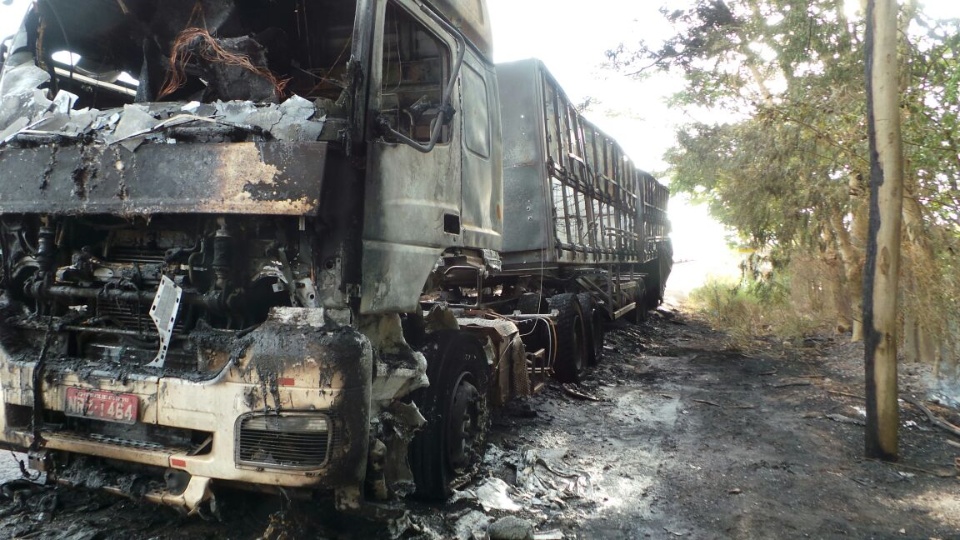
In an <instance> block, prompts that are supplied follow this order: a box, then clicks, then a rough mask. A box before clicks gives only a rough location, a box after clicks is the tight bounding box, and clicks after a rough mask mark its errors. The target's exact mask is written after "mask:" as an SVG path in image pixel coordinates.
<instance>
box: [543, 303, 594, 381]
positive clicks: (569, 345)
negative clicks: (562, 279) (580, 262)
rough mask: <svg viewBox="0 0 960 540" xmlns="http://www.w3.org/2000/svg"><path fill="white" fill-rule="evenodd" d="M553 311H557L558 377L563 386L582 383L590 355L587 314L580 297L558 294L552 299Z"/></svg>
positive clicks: (554, 370) (556, 373)
mask: <svg viewBox="0 0 960 540" xmlns="http://www.w3.org/2000/svg"><path fill="white" fill-rule="evenodd" d="M550 309H551V310H553V309H555V310H557V311H558V312H559V315H558V316H557V359H556V361H555V362H554V364H553V374H554V377H556V379H557V380H558V381H560V382H563V383H578V382H580V378H581V377H582V376H583V371H584V368H585V367H586V363H587V358H588V355H589V349H588V346H589V344H588V343H587V335H586V330H585V326H584V318H583V312H582V310H581V309H580V302H578V301H577V295H575V294H572V293H563V294H558V295H556V296H554V297H552V298H550Z"/></svg>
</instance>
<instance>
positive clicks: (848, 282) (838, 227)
mask: <svg viewBox="0 0 960 540" xmlns="http://www.w3.org/2000/svg"><path fill="white" fill-rule="evenodd" d="M854 181H856V180H855V179H852V180H851V182H854ZM855 197H856V195H851V199H854V198H855ZM851 202H852V203H854V207H855V208H856V206H857V204H856V201H853V200H852V201H851ZM858 213H859V212H858V211H857V210H854V212H853V222H852V223H851V229H853V230H854V234H855V233H856V227H857V226H858V225H859V223H858V222H862V221H863V220H862V218H858V217H857V214H858ZM831 229H832V230H833V234H834V237H835V238H836V239H837V250H838V251H839V252H840V261H841V262H842V263H843V276H842V277H843V290H844V292H846V294H847V297H846V299H845V300H846V301H847V302H849V303H850V312H851V313H852V314H853V316H852V317H851V318H852V324H851V327H850V331H851V336H850V339H851V341H855V342H856V341H862V340H863V319H862V317H861V314H862V306H861V295H862V294H863V257H862V256H861V255H860V250H859V249H858V248H857V246H855V245H854V240H853V238H852V236H853V235H851V233H850V232H848V231H847V228H846V226H845V225H844V224H843V217H842V216H840V215H836V216H834V218H833V220H832V223H831Z"/></svg>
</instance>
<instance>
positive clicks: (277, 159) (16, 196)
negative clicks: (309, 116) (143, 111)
mask: <svg viewBox="0 0 960 540" xmlns="http://www.w3.org/2000/svg"><path fill="white" fill-rule="evenodd" d="M326 157H327V143H319V142H318V143H280V142H273V143H227V144H220V143H214V144H189V145H186V144H184V145H163V144H156V145H144V146H142V147H141V148H139V149H138V150H137V151H136V152H130V151H128V150H126V149H124V148H122V147H119V146H113V147H102V146H97V147H88V146H81V145H73V146H63V147H58V146H52V145H51V146H41V147H37V148H22V149H21V148H6V149H2V150H0V179H2V180H0V182H2V184H3V189H2V190H0V213H4V214H7V213H42V214H67V215H82V214H121V215H138V214H139V215H143V214H153V213H160V212H163V213H192V212H199V213H218V214H273V215H316V213H317V206H318V204H319V202H320V193H321V188H322V183H323V182H322V180H323V170H324V164H325V162H326Z"/></svg>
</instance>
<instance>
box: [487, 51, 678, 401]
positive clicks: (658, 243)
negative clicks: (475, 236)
mask: <svg viewBox="0 0 960 540" xmlns="http://www.w3.org/2000/svg"><path fill="white" fill-rule="evenodd" d="M497 79H498V83H499V84H500V93H501V117H502V121H503V126H504V127H503V147H504V233H503V251H502V257H503V270H502V272H501V273H500V275H499V279H498V280H497V281H498V282H499V283H501V284H503V285H504V286H506V287H507V288H508V289H510V290H512V291H513V292H514V294H520V295H521V296H520V297H519V298H517V304H516V306H515V307H516V308H517V309H519V310H520V311H521V312H537V313H547V312H549V310H550V309H556V310H557V311H558V312H559V314H558V317H559V321H560V327H561V328H560V331H559V332H558V334H559V339H560V342H561V346H560V347H559V349H560V351H561V352H560V355H559V357H558V358H556V359H555V363H554V366H553V371H554V372H555V374H556V376H557V378H559V379H560V380H561V381H564V382H577V381H579V379H580V377H581V376H582V375H583V372H584V368H585V367H586V366H587V365H588V364H590V363H596V362H597V361H598V360H599V359H600V356H601V355H602V354H603V328H604V325H605V324H606V323H607V322H608V321H611V320H615V319H619V318H621V317H626V318H627V319H628V320H630V321H632V322H640V321H643V320H644V319H645V318H646V314H647V312H648V311H649V310H651V309H654V308H656V307H657V306H658V305H659V304H660V303H661V301H662V300H663V292H664V288H665V286H666V281H667V277H668V276H669V274H670V269H671V268H672V263H673V261H672V248H671V244H670V238H669V232H670V223H669V220H668V217H667V203H668V199H669V191H668V189H667V188H666V187H665V186H664V185H662V184H660V183H659V182H657V181H656V179H654V178H653V176H651V175H650V174H648V173H646V172H644V171H642V170H640V169H638V168H637V167H636V166H635V165H634V163H633V162H632V161H631V160H630V159H629V158H628V157H627V155H626V154H625V153H624V151H623V148H622V147H621V146H620V145H619V143H617V141H616V140H614V139H613V138H612V137H610V136H609V135H607V134H605V133H604V132H603V131H601V130H600V129H598V128H597V127H596V126H595V125H594V124H592V123H591V122H590V121H589V120H587V119H586V118H585V117H584V116H583V115H582V114H581V113H579V112H578V111H577V109H576V107H575V106H574V105H573V103H571V102H570V100H569V98H567V96H566V94H565V93H564V91H563V89H562V88H561V87H560V85H559V84H558V83H557V81H556V79H554V78H553V77H552V76H551V75H550V73H549V72H548V71H547V69H546V67H545V66H544V65H543V63H542V62H540V61H538V60H522V61H518V62H512V63H508V64H501V65H498V66H497ZM577 320H579V321H581V323H580V324H579V325H578V324H576V322H575V321H577Z"/></svg>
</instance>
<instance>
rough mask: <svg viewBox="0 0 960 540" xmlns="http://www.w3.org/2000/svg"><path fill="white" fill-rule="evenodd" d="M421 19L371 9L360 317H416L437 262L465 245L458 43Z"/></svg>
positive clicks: (413, 9)
mask: <svg viewBox="0 0 960 540" xmlns="http://www.w3.org/2000/svg"><path fill="white" fill-rule="evenodd" d="M427 9H429V8H426V7H424V6H423V5H422V4H420V3H419V2H413V1H408V0H389V1H387V2H383V3H380V4H379V7H378V21H379V23H378V27H377V31H376V36H377V38H378V39H377V40H375V42H374V43H378V42H379V46H378V45H375V46H374V51H373V56H374V58H373V63H372V69H371V73H370V77H371V80H370V89H371V90H370V92H371V99H370V111H369V114H368V117H369V118H370V120H369V122H370V123H371V125H372V129H371V130H370V132H371V135H370V138H371V140H370V142H369V146H368V148H369V152H368V161H367V167H368V174H367V187H366V195H365V212H364V234H363V277H362V280H363V281H362V285H361V287H362V290H361V296H362V300H361V311H362V312H363V313H368V314H372V313H386V312H391V311H392V312H396V311H412V310H414V309H416V308H417V302H418V301H419V294H420V291H421V289H422V287H423V284H424V282H425V281H426V278H427V275H428V274H429V272H430V270H431V269H432V268H433V265H434V264H435V263H436V261H437V259H438V258H439V256H440V253H441V252H442V251H443V249H444V248H446V247H448V246H453V245H460V244H461V243H462V236H461V216H460V204H461V185H460V171H461V151H460V148H461V127H460V122H461V120H460V114H459V111H456V108H458V107H459V100H458V99H456V96H458V94H459V89H458V88H457V86H458V85H459V81H458V71H459V67H460V64H461V63H462V58H463V53H464V50H465V43H464V42H463V40H462V39H460V40H458V39H457V38H455V36H454V34H453V33H452V32H451V31H450V29H449V27H445V26H444V25H443V23H442V22H441V20H440V19H439V17H437V16H436V15H432V14H431V12H429V11H427ZM445 96H446V97H447V103H446V104H444V103H443V102H444V97H445ZM444 105H446V107H444ZM443 109H446V110H443ZM455 111H456V114H454V112H455Z"/></svg>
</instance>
